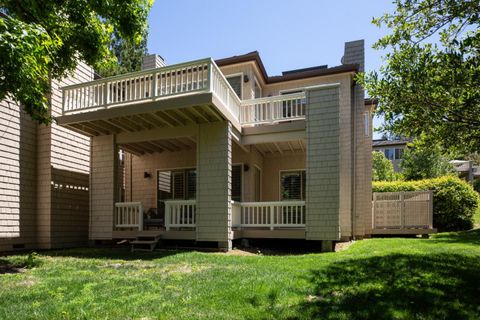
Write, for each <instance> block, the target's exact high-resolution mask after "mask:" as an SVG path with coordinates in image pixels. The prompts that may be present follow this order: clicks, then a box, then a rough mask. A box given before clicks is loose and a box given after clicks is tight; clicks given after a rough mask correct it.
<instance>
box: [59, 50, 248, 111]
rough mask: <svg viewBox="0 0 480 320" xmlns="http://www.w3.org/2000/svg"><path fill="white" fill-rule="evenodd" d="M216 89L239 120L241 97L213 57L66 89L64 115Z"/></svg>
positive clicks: (216, 93)
mask: <svg viewBox="0 0 480 320" xmlns="http://www.w3.org/2000/svg"><path fill="white" fill-rule="evenodd" d="M193 92H212V93H213V94H215V95H216V96H217V98H218V99H219V100H220V101H221V102H222V103H224V105H225V107H226V108H227V110H228V111H229V112H231V113H232V114H233V115H234V117H235V119H237V120H239V114H240V105H241V102H240V99H239V98H238V97H237V96H236V94H235V92H234V91H233V89H232V87H231V86H230V84H229V83H228V81H227V80H226V79H225V77H224V76H223V74H222V72H221V71H220V69H219V68H218V66H217V65H216V64H215V62H214V61H213V60H212V59H210V58H209V59H202V60H197V61H192V62H187V63H182V64H176V65H171V66H167V67H162V68H157V69H150V70H143V71H139V72H132V73H127V74H123V75H118V76H114V77H108V78H104V79H100V80H95V81H90V82H86V83H80V84H76V85H72V86H68V87H64V88H63V114H64V115H67V114H73V113H80V112H85V111H94V110H98V109H107V108H111V107H114V106H117V105H124V104H128V103H132V104H133V103H138V102H142V101H148V100H157V99H162V98H165V97H170V96H174V95H181V94H187V93H193Z"/></svg>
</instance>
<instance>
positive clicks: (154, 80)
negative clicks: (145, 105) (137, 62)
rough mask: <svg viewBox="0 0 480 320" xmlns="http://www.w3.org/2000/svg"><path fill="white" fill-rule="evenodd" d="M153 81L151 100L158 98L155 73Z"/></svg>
mask: <svg viewBox="0 0 480 320" xmlns="http://www.w3.org/2000/svg"><path fill="white" fill-rule="evenodd" d="M152 77H153V79H152V94H151V98H152V99H155V97H156V96H157V73H156V72H154V73H153V75H152Z"/></svg>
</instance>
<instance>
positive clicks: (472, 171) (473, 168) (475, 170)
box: [450, 160, 480, 184]
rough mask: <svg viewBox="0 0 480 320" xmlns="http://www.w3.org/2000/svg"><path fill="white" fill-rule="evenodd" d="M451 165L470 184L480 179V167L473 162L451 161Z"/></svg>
mask: <svg viewBox="0 0 480 320" xmlns="http://www.w3.org/2000/svg"><path fill="white" fill-rule="evenodd" d="M450 164H451V165H452V166H453V170H455V172H457V173H458V175H459V177H460V178H462V179H464V180H465V181H467V182H468V183H470V184H473V182H474V181H475V180H477V179H480V166H477V165H475V164H474V161H473V160H451V161H450Z"/></svg>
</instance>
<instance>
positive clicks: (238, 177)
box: [232, 165, 243, 202]
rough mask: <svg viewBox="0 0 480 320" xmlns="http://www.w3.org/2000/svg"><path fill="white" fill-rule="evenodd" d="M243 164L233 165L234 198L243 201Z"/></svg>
mask: <svg viewBox="0 0 480 320" xmlns="http://www.w3.org/2000/svg"><path fill="white" fill-rule="evenodd" d="M242 167H243V166H242V165H235V166H232V200H233V201H238V202H240V201H242Z"/></svg>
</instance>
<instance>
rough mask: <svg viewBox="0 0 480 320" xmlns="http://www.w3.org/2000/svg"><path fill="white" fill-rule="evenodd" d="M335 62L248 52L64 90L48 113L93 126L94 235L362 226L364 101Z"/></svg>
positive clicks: (359, 46)
mask: <svg viewBox="0 0 480 320" xmlns="http://www.w3.org/2000/svg"><path fill="white" fill-rule="evenodd" d="M363 70H364V42H363V41H355V42H348V43H346V44H345V53H344V56H343V58H342V64H341V65H339V66H335V67H327V66H320V67H313V68H306V69H300V70H292V71H287V72H283V74H282V75H280V76H269V75H268V74H267V72H266V71H265V67H264V65H263V63H262V60H261V59H260V56H259V54H258V53H257V52H252V53H248V54H245V55H241V56H234V57H231V58H226V59H221V60H216V61H214V60H212V59H210V58H208V59H202V60H197V61H192V62H186V63H182V64H177V65H170V66H166V65H165V63H164V62H163V60H162V59H161V58H160V57H159V56H155V55H152V56H149V57H146V60H145V61H144V70H142V71H140V72H135V73H129V74H124V75H120V76H116V77H111V78H105V79H100V80H95V81H91V82H86V83H81V84H77V85H72V86H68V87H64V88H63V113H62V115H61V116H59V117H58V118H57V120H58V124H59V125H60V126H62V127H64V128H68V129H71V130H73V131H75V132H78V133H81V134H83V135H86V136H88V137H91V142H92V146H91V171H90V222H89V239H90V240H112V239H126V238H137V237H144V236H152V237H157V238H158V237H161V238H164V239H186V240H196V241H198V242H215V243H217V244H218V246H219V247H220V248H224V249H229V248H231V246H232V240H234V239H238V238H295V239H306V240H312V241H322V246H323V247H324V249H326V250H328V249H330V248H331V244H332V242H333V241H338V240H341V239H350V238H352V237H363V236H365V235H368V234H369V233H370V229H371V212H372V211H371V164H370V162H371V158H370V157H371V148H372V147H371V124H370V122H371V121H370V119H371V116H370V107H371V106H367V107H366V106H365V104H364V91H363V89H362V87H361V86H360V85H359V84H357V83H356V82H355V75H356V74H357V73H358V72H361V71H363Z"/></svg>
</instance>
